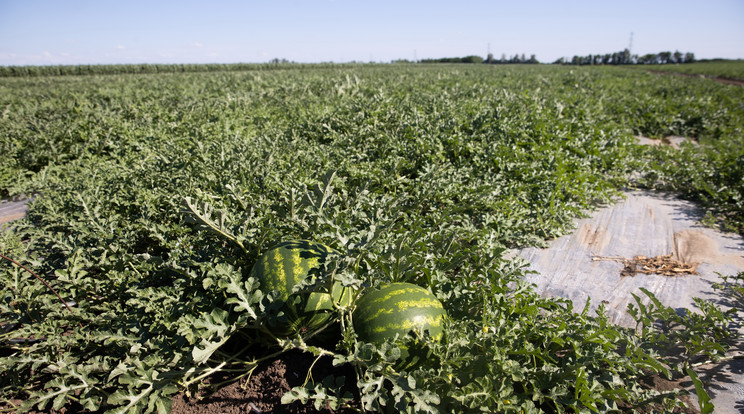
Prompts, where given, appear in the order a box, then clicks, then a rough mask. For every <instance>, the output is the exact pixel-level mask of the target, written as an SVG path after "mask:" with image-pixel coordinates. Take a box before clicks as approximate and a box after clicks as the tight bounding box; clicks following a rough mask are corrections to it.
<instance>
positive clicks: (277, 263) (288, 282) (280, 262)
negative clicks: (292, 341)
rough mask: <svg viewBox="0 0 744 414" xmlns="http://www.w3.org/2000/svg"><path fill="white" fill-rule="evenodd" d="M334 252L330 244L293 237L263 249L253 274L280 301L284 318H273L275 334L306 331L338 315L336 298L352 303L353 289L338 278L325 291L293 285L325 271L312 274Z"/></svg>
mask: <svg viewBox="0 0 744 414" xmlns="http://www.w3.org/2000/svg"><path fill="white" fill-rule="evenodd" d="M331 253H337V252H335V251H334V250H333V249H331V248H330V247H328V246H325V245H323V244H320V243H316V242H312V241H309V240H290V241H285V242H282V243H279V244H277V245H276V246H274V247H272V248H271V249H269V250H267V251H266V252H264V253H263V254H262V255H261V256H260V257H259V258H258V261H256V263H255V264H254V265H253V269H251V277H254V278H256V279H258V281H259V283H260V286H261V290H262V291H263V292H265V293H268V292H271V291H273V292H274V293H275V295H276V297H275V300H276V301H279V303H280V310H281V313H283V314H284V317H282V318H281V319H279V318H277V319H275V320H270V321H269V323H268V325H269V329H270V330H271V331H272V333H273V334H275V335H277V336H280V337H287V336H292V335H295V334H297V333H299V334H303V335H304V334H306V333H310V332H313V331H315V330H317V329H318V328H320V327H322V326H323V325H325V324H327V323H328V322H329V321H330V320H331V319H333V317H334V316H335V308H334V302H335V303H337V304H340V305H342V306H349V305H350V304H351V300H352V295H351V290H350V289H348V288H345V287H343V286H342V285H341V283H339V282H335V283H334V284H333V286H332V287H331V294H328V293H326V292H297V293H295V294H293V293H292V289H293V288H294V287H295V286H297V285H298V284H299V283H300V282H303V281H305V280H306V279H308V278H311V279H313V280H311V282H315V280H314V279H315V278H316V277H321V278H323V277H326V275H322V274H321V275H318V274H311V272H312V271H313V270H315V269H318V268H319V267H320V266H321V264H323V263H324V262H325V260H326V257H327V256H328V255H329V254H331Z"/></svg>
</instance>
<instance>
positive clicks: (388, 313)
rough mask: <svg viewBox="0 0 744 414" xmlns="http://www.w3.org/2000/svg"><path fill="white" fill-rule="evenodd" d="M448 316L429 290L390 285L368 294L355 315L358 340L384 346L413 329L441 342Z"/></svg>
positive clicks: (406, 284)
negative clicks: (425, 332)
mask: <svg viewBox="0 0 744 414" xmlns="http://www.w3.org/2000/svg"><path fill="white" fill-rule="evenodd" d="M446 316H447V313H446V312H445V310H444V307H443V306H442V303H441V302H440V301H439V300H438V299H437V298H436V296H434V295H433V294H432V293H431V292H430V291H429V290H427V289H425V288H423V287H420V286H416V285H413V284H410V283H391V284H389V285H387V286H384V287H383V288H381V289H379V290H373V291H370V292H367V293H365V294H364V295H363V296H362V297H361V298H359V300H358V302H357V307H356V309H355V310H354V313H353V315H352V317H353V320H354V330H355V331H356V333H357V335H358V336H359V339H361V340H363V341H365V342H370V343H375V344H381V343H383V342H385V340H387V339H393V338H395V336H396V335H399V336H401V337H402V336H404V335H406V334H408V333H409V332H410V331H412V330H418V331H420V332H424V331H427V332H428V334H429V336H430V337H431V338H433V339H434V340H437V341H438V340H440V339H441V338H442V334H443V332H444V329H443V323H444V318H446Z"/></svg>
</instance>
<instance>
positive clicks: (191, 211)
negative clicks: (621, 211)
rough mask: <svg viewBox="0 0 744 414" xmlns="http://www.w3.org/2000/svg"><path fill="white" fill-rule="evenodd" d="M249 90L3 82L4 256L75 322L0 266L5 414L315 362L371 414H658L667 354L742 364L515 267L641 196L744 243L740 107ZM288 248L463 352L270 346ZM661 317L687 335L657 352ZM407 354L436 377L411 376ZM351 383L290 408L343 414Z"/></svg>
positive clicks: (368, 73)
mask: <svg viewBox="0 0 744 414" xmlns="http://www.w3.org/2000/svg"><path fill="white" fill-rule="evenodd" d="M290 66H291V65H290ZM243 69H245V70H243ZM243 69H241V70H237V71H215V72H213V73H212V72H210V73H189V72H185V73H163V74H150V75H145V74H141V75H125V74H110V75H98V74H91V75H90V76H85V77H78V76H59V77H45V76H39V77H17V78H13V77H8V78H2V79H0V108H2V109H0V110H1V111H2V115H1V117H0V137H2V138H1V139H0V151H2V153H3V157H2V158H0V192H2V194H3V195H20V194H36V195H37V196H36V197H35V198H34V201H33V202H32V203H31V205H30V210H29V213H28V216H27V218H26V219H24V220H22V221H19V222H16V223H14V224H13V227H12V228H10V229H8V230H5V231H3V232H0V252H2V253H3V254H5V255H7V256H8V257H11V258H13V259H14V260H17V261H18V262H19V263H22V264H23V265H24V266H27V267H29V268H30V269H32V270H33V271H34V272H36V273H38V274H39V275H41V276H42V277H44V278H45V280H47V281H48V283H49V284H50V286H51V287H52V288H53V289H54V290H55V291H57V292H59V293H60V295H61V296H62V297H63V299H64V300H65V301H66V302H68V303H70V304H71V307H70V309H67V308H66V307H64V306H62V304H61V303H60V301H59V299H58V298H57V297H56V296H55V295H54V294H53V293H52V292H50V291H49V289H47V288H46V287H45V286H44V285H43V284H41V283H40V282H39V281H38V280H36V279H35V278H34V277H32V276H31V275H29V274H28V273H27V272H26V271H25V270H23V269H21V268H19V267H18V266H16V265H14V264H12V263H10V262H7V261H2V262H0V282H2V284H3V285H4V286H6V289H4V290H3V291H2V293H0V299H1V300H0V322H2V333H1V334H0V352H1V353H2V355H3V358H2V359H0V395H1V396H2V398H3V399H6V400H8V399H12V398H20V399H22V400H25V401H26V402H25V404H24V406H23V408H24V409H31V408H35V409H40V410H44V409H49V408H55V407H61V406H64V405H66V404H71V403H75V404H79V405H80V406H82V407H84V408H86V409H89V410H97V409H101V410H104V411H110V412H124V411H131V412H138V411H140V412H167V411H168V409H169V401H170V396H172V395H173V394H174V393H175V392H178V391H183V392H194V391H196V390H197V389H198V388H199V387H200V386H201V384H202V382H203V381H202V380H203V379H204V378H206V377H208V376H209V375H211V374H213V373H215V372H218V371H220V370H229V372H240V373H241V374H239V375H250V373H251V372H253V370H254V369H255V368H256V366H257V365H258V363H259V362H260V361H261V360H264V359H267V358H270V357H275V356H277V355H281V353H283V352H285V351H287V350H290V349H300V350H302V351H304V352H306V353H308V354H309V355H312V356H314V357H316V358H320V357H328V356H332V357H333V358H334V361H335V362H336V363H337V364H348V365H349V366H351V367H353V369H354V371H355V372H356V377H355V378H349V377H346V378H344V380H343V381H344V384H346V385H347V386H352V387H353V386H356V388H357V392H358V396H359V397H358V398H359V400H358V402H359V403H360V404H361V405H362V406H363V407H365V409H370V410H381V411H385V410H387V411H403V412H464V411H472V412H475V411H482V410H485V411H501V412H520V411H524V412H537V411H540V410H542V411H547V412H566V411H568V412H589V411H610V410H615V409H616V407H619V408H623V409H625V408H628V407H636V406H638V407H640V406H643V405H645V404H649V403H658V404H661V405H659V406H658V407H662V409H663V408H665V407H668V406H669V405H674V404H676V403H677V402H676V400H675V398H674V397H675V395H674V394H673V393H670V394H658V393H656V392H654V391H652V390H649V389H646V388H644V387H643V386H642V382H641V381H640V379H641V378H642V377H643V376H645V375H648V373H649V372H651V373H658V374H660V375H667V374H671V373H672V371H673V370H671V369H670V367H672V368H674V367H675V365H674V364H675V362H674V361H672V360H667V359H665V358H666V357H667V356H666V355H660V354H659V353H658V352H657V351H655V349H656V347H657V346H659V347H660V346H666V345H668V344H669V343H670V342H669V341H670V340H671V341H673V343H679V342H680V341H681V340H682V339H684V338H687V337H686V336H684V335H691V333H694V334H695V335H697V334H698V333H701V334H702V333H706V334H705V335H702V336H701V339H700V342H690V345H689V346H687V347H686V348H685V358H686V360H688V361H689V360H692V359H693V358H712V357H717V356H718V355H720V353H721V351H722V350H725V348H724V347H725V345H724V344H721V343H719V342H717V341H718V340H719V339H721V338H723V335H722V333H721V332H722V331H721V329H724V328H725V324H726V318H727V317H728V314H723V313H721V312H720V311H716V310H715V309H714V308H705V309H707V311H706V312H707V314H706V315H705V316H703V317H700V318H697V317H692V316H690V317H689V318H688V319H683V320H678V319H674V316H673V315H671V314H669V313H668V312H666V311H665V310H663V309H662V308H661V307H660V306H657V305H654V307H646V308H643V309H641V308H638V309H637V313H636V315H637V317H638V318H639V320H640V321H641V323H642V325H643V327H642V328H641V329H639V331H637V332H636V331H634V330H626V329H621V328H618V327H616V326H612V325H610V324H608V323H607V319H606V317H604V316H603V315H602V314H601V313H600V314H599V315H597V316H589V315H587V314H586V312H575V311H574V309H573V305H572V304H570V303H567V302H564V301H560V300H547V299H543V298H540V297H538V296H537V295H536V294H535V293H534V292H533V291H532V289H531V288H530V287H529V286H524V285H522V283H521V279H522V276H523V274H524V269H523V267H522V266H521V263H520V262H519V261H518V260H516V259H508V258H507V255H506V252H507V249H509V248H516V247H521V246H530V245H539V244H541V243H544V240H546V239H549V238H552V237H556V236H559V235H561V234H564V233H565V232H567V231H569V230H570V229H571V227H572V225H573V224H572V223H573V219H574V218H576V217H578V216H581V215H583V214H586V212H587V211H589V210H591V209H592V208H594V207H595V206H597V205H599V204H602V203H607V202H609V201H611V200H612V199H613V197H615V196H616V195H617V194H618V192H619V189H620V188H622V187H623V186H625V185H627V184H628V181H629V178H628V177H629V175H630V173H631V172H635V171H638V172H640V173H641V176H642V177H643V180H644V181H643V182H642V183H643V184H645V185H648V186H668V187H671V188H674V189H678V190H679V191H681V192H683V193H685V194H687V195H689V196H692V197H699V198H704V200H705V202H706V203H707V204H706V205H708V206H709V208H710V211H711V212H712V213H711V214H715V215H716V216H717V217H720V220H722V221H723V222H724V223H728V224H729V225H731V226H734V227H735V226H737V223H741V221H742V220H741V216H740V214H739V213H737V212H738V211H739V210H737V209H739V208H740V206H741V199H740V197H739V196H738V195H737V194H738V193H737V191H738V190H737V189H736V188H735V186H736V185H737V184H738V183H739V182H738V181H737V179H738V178H737V176H736V171H738V170H736V167H737V166H738V165H739V164H741V163H739V164H736V163H735V162H734V161H735V160H736V159H737V158H730V157H734V155H730V154H741V144H740V140H739V141H737V139H738V138H737V137H740V136H741V131H742V124H743V123H744V121H743V120H742V116H741V114H742V111H741V102H744V99H742V98H744V97H742V96H741V95H742V92H741V91H740V90H738V89H726V88H727V87H725V86H720V85H714V84H709V83H700V82H692V81H689V82H688V81H685V80H681V79H669V80H663V81H660V80H659V79H657V78H655V77H651V76H648V75H645V74H643V73H638V72H633V71H627V70H620V69H615V70H609V68H603V69H601V70H598V69H590V68H563V67H555V66H553V67H538V66H535V67H530V68H527V67H519V68H498V69H497V68H493V67H491V66H487V65H464V66H457V67H454V66H440V65H425V66H423V65H422V66H417V65H401V66H313V67H311V68H309V70H294V69H293V68H292V67H288V68H284V66H283V65H277V66H276V68H273V69H272V70H264V69H266V68H260V69H261V70H258V68H257V69H256V70H253V69H254V68H243ZM303 69H307V68H303ZM669 131H674V132H675V133H680V134H695V136H697V137H699V138H700V140H701V141H706V142H707V145H708V146H709V148H706V149H704V150H701V151H700V152H698V153H695V152H694V150H693V149H692V148H685V149H683V150H682V151H681V152H679V153H678V154H680V156H681V157H683V158H682V159H683V160H684V161H685V163H689V164H683V163H681V162H678V161H677V159H676V158H675V156H673V155H672V154H671V153H665V152H664V150H660V149H645V148H636V147H635V146H634V145H633V144H632V134H634V133H643V134H647V135H649V136H660V135H663V134H666V133H668V132H669ZM737 156H740V155H737ZM716 162H720V163H722V165H721V166H720V167H717V166H716ZM675 166H676V168H678V170H674V168H673V167H675ZM739 177H740V176H739ZM705 185H708V186H709V188H710V189H711V191H707V190H706V189H705ZM739 188H741V186H740V187H739ZM706 194H707V195H706ZM713 194H716V195H713ZM703 196H705V197H703ZM729 212H733V213H729ZM738 228H740V227H738ZM288 239H309V240H314V241H317V242H320V243H323V244H325V245H328V246H330V247H331V248H333V249H334V250H337V251H339V252H341V253H342V254H341V255H339V257H338V258H336V259H334V260H329V261H326V262H325V263H324V264H323V266H322V268H321V269H319V271H322V272H323V273H325V274H328V275H331V277H332V279H333V280H336V281H338V282H340V283H341V284H342V285H344V286H347V287H351V288H352V289H353V290H354V291H360V290H361V289H362V288H373V287H377V286H380V285H383V284H387V283H391V282H409V283H414V284H417V285H420V286H424V287H426V288H427V289H429V290H430V291H432V292H433V293H434V294H435V295H436V296H437V298H438V299H439V300H440V301H441V302H442V303H443V304H444V307H445V309H446V310H447V313H448V315H449V316H450V318H451V319H452V323H450V324H447V325H446V326H445V332H444V339H443V340H442V341H441V342H431V341H429V340H427V339H426V338H425V337H413V338H408V339H406V341H408V342H403V343H400V342H399V343H395V342H386V343H383V344H379V345H374V344H367V343H363V342H360V341H358V340H357V338H356V336H355V334H354V332H353V330H352V329H350V327H351V326H353V320H352V319H353V318H352V316H351V315H352V314H351V311H352V308H351V307H344V306H339V307H338V309H336V313H335V314H334V318H333V321H331V322H338V324H339V325H340V326H341V334H342V336H343V339H342V341H341V343H340V344H339V345H338V347H337V348H335V349H333V348H332V347H328V348H329V349H326V348H322V347H320V346H318V345H317V344H316V343H314V342H313V341H312V339H317V338H310V337H302V336H295V337H291V338H287V339H277V338H273V337H272V336H271V334H270V332H267V331H266V330H265V329H264V328H263V325H262V324H261V321H262V320H263V319H264V318H266V317H267V316H271V315H275V314H276V313H277V312H278V308H277V305H276V303H275V302H273V301H272V299H273V296H272V294H271V293H269V292H262V291H261V289H260V288H259V282H258V281H257V280H255V279H254V278H251V277H250V270H251V268H252V267H253V265H254V263H255V262H256V260H257V258H258V257H259V255H260V253H261V252H263V251H265V250H267V249H268V248H269V247H270V246H273V245H275V244H276V243H277V242H279V241H281V240H288ZM301 288H302V289H308V290H309V291H313V290H316V291H317V292H325V293H328V292H327V289H328V288H327V287H326V286H320V285H317V286H316V285H313V284H310V285H308V286H302V287H301ZM324 289H325V290H324ZM656 318H664V319H666V320H669V321H671V322H674V323H677V324H679V325H680V326H681V327H682V328H683V331H684V332H687V334H685V333H679V334H675V335H680V336H676V337H670V336H669V335H667V334H665V335H667V336H662V334H661V333H659V332H657V331H656V330H655V328H654V327H653V326H652V325H653V324H650V323H647V321H649V322H650V321H651V320H655V319H656ZM331 322H329V324H330V323H331ZM709 326H713V327H715V329H708V328H707V327H709ZM719 334H720V335H719ZM669 338H671V339H669ZM401 348H405V349H406V350H407V352H409V353H411V354H413V355H419V356H420V358H419V360H420V361H422V362H421V363H420V364H416V365H415V366H411V367H407V368H405V369H402V368H400V367H401V364H399V363H398V360H399V359H400V355H401ZM670 364H671V365H670ZM340 384H341V378H336V377H334V378H329V379H327V380H325V381H321V382H313V381H307V382H306V384H305V386H303V387H301V388H297V389H295V390H293V391H292V392H291V393H290V394H288V395H287V396H286V398H285V400H286V401H289V400H293V399H297V400H300V401H307V402H308V403H313V404H318V406H321V405H325V404H328V405H331V406H334V405H335V406H344V405H347V404H349V403H350V400H351V397H350V396H349V395H347V394H345V392H342V391H341V389H340V388H339V385H340ZM619 408H618V409H619Z"/></svg>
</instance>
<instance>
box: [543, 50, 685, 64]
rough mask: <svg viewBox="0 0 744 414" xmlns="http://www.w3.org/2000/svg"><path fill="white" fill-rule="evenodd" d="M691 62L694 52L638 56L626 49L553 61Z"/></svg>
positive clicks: (594, 62)
mask: <svg viewBox="0 0 744 414" xmlns="http://www.w3.org/2000/svg"><path fill="white" fill-rule="evenodd" d="M692 62H695V54H694V53H691V52H687V53H682V52H680V51H675V52H659V53H647V54H645V55H642V56H639V55H632V54H631V53H630V51H629V50H628V49H625V50H623V51H621V52H614V53H605V54H603V55H586V56H574V57H572V58H571V59H570V60H567V59H566V58H560V59H558V60H556V61H555V62H553V63H555V64H559V65H665V64H669V63H692Z"/></svg>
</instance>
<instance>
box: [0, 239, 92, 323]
mask: <svg viewBox="0 0 744 414" xmlns="http://www.w3.org/2000/svg"><path fill="white" fill-rule="evenodd" d="M0 257H2V258H3V259H5V260H7V261H9V262H11V263H13V264H14V265H16V266H18V267H20V268H22V269H23V270H25V271H27V272H29V273H31V274H32V275H33V276H34V277H35V278H36V279H38V280H39V281H40V282H41V283H43V284H44V286H46V287H47V289H49V290H51V291H52V293H54V294H55V295H56V296H57V298H58V299H59V301H60V302H62V304H63V305H65V308H67V310H68V311H70V313H71V314H73V315H74V314H75V312H73V311H72V308H70V305H68V304H67V302H65V300H64V299H62V296H60V295H59V293H57V291H56V290H54V289H53V288H52V287H51V286H49V283H47V282H46V280H44V279H42V278H41V277H40V276H39V275H37V274H36V273H35V272H34V271H33V270H31V269H29V268H28V267H26V266H24V265H22V264H20V263H18V262H17V261H15V260H13V259H11V258H10V257H8V256H6V255H4V254H2V253H0ZM78 325H80V328H82V327H83V324H82V323H80V322H78Z"/></svg>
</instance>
